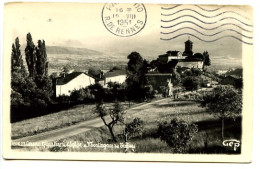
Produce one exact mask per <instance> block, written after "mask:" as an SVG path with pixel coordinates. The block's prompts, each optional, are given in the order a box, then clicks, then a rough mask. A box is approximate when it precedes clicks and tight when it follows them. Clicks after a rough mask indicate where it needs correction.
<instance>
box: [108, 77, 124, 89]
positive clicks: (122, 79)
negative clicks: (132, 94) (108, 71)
mask: <svg viewBox="0 0 260 169" xmlns="http://www.w3.org/2000/svg"><path fill="white" fill-rule="evenodd" d="M125 80H126V75H118V76H113V77H106V78H105V86H106V85H107V83H108V82H117V83H119V84H122V83H124V82H125Z"/></svg>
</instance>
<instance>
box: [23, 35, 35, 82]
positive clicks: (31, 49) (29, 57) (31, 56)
mask: <svg viewBox="0 0 260 169" xmlns="http://www.w3.org/2000/svg"><path fill="white" fill-rule="evenodd" d="M26 41H27V45H26V48H25V56H26V63H27V67H28V71H29V76H30V77H31V78H33V79H34V78H35V76H36V59H37V58H36V51H35V45H34V43H33V40H32V36H31V34H30V33H28V34H27V39H26Z"/></svg>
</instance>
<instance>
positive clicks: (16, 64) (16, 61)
mask: <svg viewBox="0 0 260 169" xmlns="http://www.w3.org/2000/svg"><path fill="white" fill-rule="evenodd" d="M20 47H21V45H20V43H19V38H18V37H17V38H16V39H15V43H13V45H12V54H11V71H12V73H13V72H14V71H22V73H25V67H24V65H23V59H22V54H21V50H20Z"/></svg>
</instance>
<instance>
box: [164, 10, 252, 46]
mask: <svg viewBox="0 0 260 169" xmlns="http://www.w3.org/2000/svg"><path fill="white" fill-rule="evenodd" d="M161 9H162V13H161V16H162V18H161V28H162V32H161V36H162V37H161V40H172V39H176V38H178V37H181V36H192V37H194V38H196V39H198V40H200V41H203V42H215V41H218V40H221V39H224V38H232V39H234V40H238V41H240V42H242V43H244V44H247V45H253V25H252V23H251V22H252V21H251V19H250V17H248V16H247V14H245V13H244V11H242V10H241V9H240V8H235V10H234V8H233V9H230V8H227V7H226V6H214V7H212V6H199V5H188V6H186V5H175V6H172V7H162V8H161Z"/></svg>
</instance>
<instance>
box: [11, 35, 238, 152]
mask: <svg viewBox="0 0 260 169" xmlns="http://www.w3.org/2000/svg"><path fill="white" fill-rule="evenodd" d="M17 46H18V47H17ZM19 47H20V46H19V40H17V39H16V47H15V46H14V45H13V53H12V57H13V67H12V73H13V75H12V84H13V88H12V105H11V123H12V135H11V138H12V140H13V143H12V145H13V146H12V148H13V149H20V148H23V149H26V150H28V151H32V150H33V151H35V150H36V151H54V152H60V151H80V152H81V151H82V152H86V151H91V152H92V151H93V152H96V151H101V150H100V149H99V148H98V147H100V146H97V147H88V146H82V147H80V146H77V147H73V146H64V145H66V144H64V143H65V142H67V143H71V144H72V143H73V145H74V142H75V144H77V145H85V144H84V143H87V142H91V143H93V145H106V144H112V143H113V144H115V147H127V145H129V144H131V145H133V146H132V147H134V149H130V150H128V149H127V148H122V149H120V148H119V149H113V148H107V149H105V150H102V151H107V152H137V153H138V152H164V153H220V154H221V153H230V154H237V153H240V148H237V147H236V149H235V150H234V147H223V145H222V141H223V139H224V138H236V139H238V140H239V139H240V137H241V115H240V113H241V104H239V103H240V102H241V93H242V87H243V85H242V84H243V83H242V69H239V68H237V69H230V70H220V71H219V72H218V71H216V72H212V71H209V67H210V66H211V61H210V54H209V52H208V51H206V50H205V51H204V52H203V53H199V52H197V51H196V52H194V51H193V42H192V41H191V40H190V39H188V40H187V41H185V42H184V51H183V52H181V51H176V50H174V49H173V50H169V51H166V52H165V54H162V55H159V56H158V57H157V58H156V57H155V58H154V60H152V61H148V60H146V59H145V58H143V57H142V56H141V54H140V53H138V52H131V53H130V54H129V55H128V56H127V59H128V63H126V65H117V66H114V67H111V69H109V70H102V68H100V69H93V68H89V69H88V71H74V70H73V69H71V68H69V67H65V66H64V67H63V70H62V71H61V72H55V73H52V74H51V75H50V76H48V61H47V52H46V47H45V42H44V41H43V42H41V41H39V42H38V47H36V48H35V47H34V44H33V42H32V38H31V35H30V34H28V35H27V47H26V48H25V51H26V50H28V52H27V53H26V55H27V56H26V63H27V65H28V72H29V75H28V74H27V73H26V71H25V70H24V65H23V63H22V62H21V55H20V52H19ZM29 48H31V49H33V50H36V52H35V53H36V58H37V59H40V58H41V59H42V61H43V62H42V63H41V62H36V66H37V64H38V66H39V67H36V68H37V69H35V65H33V64H32V63H33V61H34V59H35V58H34V57H35V55H33V54H34V53H31V54H30V52H31V51H33V50H29ZM17 51H18V52H17ZM19 74H22V76H18V75H19ZM27 76H28V78H26V77H27ZM25 82H26V84H25ZM21 86H22V87H21ZM20 95H23V96H25V97H23V98H22V97H20ZM230 96H232V97H230ZM229 97H230V98H229ZM226 98H229V99H232V104H231V105H228V106H227V108H226V107H225V104H223V100H222V99H224V100H225V99H226ZM225 103H227V102H226V101H225ZM215 104H216V105H215ZM217 104H220V107H223V112H224V113H226V112H225V111H226V110H228V113H230V112H231V114H228V115H226V114H221V113H219V109H220V107H219V105H217ZM233 104H234V105H233ZM216 107H217V110H216V109H215V108H216ZM229 109H230V110H229ZM230 117H232V118H230ZM233 119H235V120H236V121H235V122H233V121H232V120H233ZM224 121H225V123H224ZM233 131H238V132H233ZM169 132H170V133H171V134H173V136H174V137H171V139H169V138H168V137H169V134H167V133H169ZM216 133H218V134H216ZM175 136H176V137H175ZM78 140H81V141H80V142H78ZM41 142H44V145H47V143H48V145H52V146H48V147H46V146H44V147H42V146H34V147H32V146H27V144H25V143H30V145H40V143H41ZM173 142H174V144H173ZM22 143H24V144H22ZM38 143H39V144H38ZM52 143H55V144H52ZM117 144H119V145H120V146H118V145H117ZM21 145H23V146H21ZM57 145H63V146H57ZM101 147H102V146H101ZM112 147H113V146H112ZM169 147H170V149H169Z"/></svg>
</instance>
